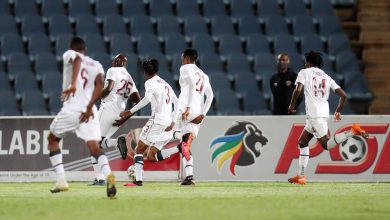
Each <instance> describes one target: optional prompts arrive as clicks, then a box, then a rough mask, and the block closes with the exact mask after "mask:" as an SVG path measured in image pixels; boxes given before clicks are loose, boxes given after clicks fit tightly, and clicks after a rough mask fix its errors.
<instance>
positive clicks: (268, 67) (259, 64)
mask: <svg viewBox="0 0 390 220" xmlns="http://www.w3.org/2000/svg"><path fill="white" fill-rule="evenodd" d="M254 67H255V73H256V74H259V75H263V74H265V75H272V74H274V73H276V59H275V57H274V56H273V55H272V54H270V53H259V54H257V55H256V56H255V59H254Z"/></svg>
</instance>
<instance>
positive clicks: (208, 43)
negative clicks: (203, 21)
mask: <svg viewBox="0 0 390 220" xmlns="http://www.w3.org/2000/svg"><path fill="white" fill-rule="evenodd" d="M192 47H193V48H195V49H196V50H197V51H198V53H199V54H205V53H215V46H214V41H213V39H212V38H211V37H210V35H208V34H199V35H194V36H193V37H192Z"/></svg>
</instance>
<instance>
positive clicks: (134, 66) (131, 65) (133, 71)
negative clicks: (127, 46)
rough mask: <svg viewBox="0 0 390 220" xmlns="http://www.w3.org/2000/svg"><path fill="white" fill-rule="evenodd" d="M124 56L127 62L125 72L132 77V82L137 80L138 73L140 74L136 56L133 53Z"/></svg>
mask: <svg viewBox="0 0 390 220" xmlns="http://www.w3.org/2000/svg"><path fill="white" fill-rule="evenodd" d="M126 56H127V61H128V64H127V68H126V69H127V71H128V72H129V73H130V75H131V76H133V78H134V80H135V79H138V78H139V77H138V73H139V72H140V61H139V58H138V56H137V55H136V54H134V53H129V54H126ZM141 86H143V85H141ZM138 88H139V86H138Z"/></svg>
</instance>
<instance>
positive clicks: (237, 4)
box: [230, 0, 254, 18]
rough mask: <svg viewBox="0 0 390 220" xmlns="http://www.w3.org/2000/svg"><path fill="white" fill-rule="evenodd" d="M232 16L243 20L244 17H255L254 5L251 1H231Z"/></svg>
mask: <svg viewBox="0 0 390 220" xmlns="http://www.w3.org/2000/svg"><path fill="white" fill-rule="evenodd" d="M230 12H231V16H232V17H235V18H241V17H243V16H248V15H249V16H250V15H254V11H253V5H252V1H251V0H231V1H230Z"/></svg>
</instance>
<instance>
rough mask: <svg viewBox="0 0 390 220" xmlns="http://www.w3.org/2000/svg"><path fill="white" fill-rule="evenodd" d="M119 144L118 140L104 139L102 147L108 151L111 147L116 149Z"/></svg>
mask: <svg viewBox="0 0 390 220" xmlns="http://www.w3.org/2000/svg"><path fill="white" fill-rule="evenodd" d="M117 144H118V140H117V139H113V138H104V139H103V141H102V144H101V147H102V148H104V149H107V148H110V147H116V145H117Z"/></svg>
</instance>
